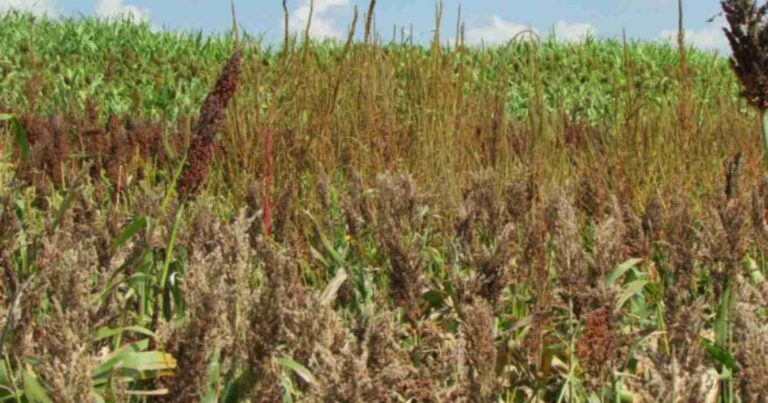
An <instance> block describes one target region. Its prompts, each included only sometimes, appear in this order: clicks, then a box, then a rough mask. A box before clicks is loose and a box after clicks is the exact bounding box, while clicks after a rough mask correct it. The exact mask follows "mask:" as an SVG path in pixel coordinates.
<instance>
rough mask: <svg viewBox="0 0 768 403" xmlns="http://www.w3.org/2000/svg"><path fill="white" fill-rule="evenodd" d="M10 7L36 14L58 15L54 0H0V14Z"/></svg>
mask: <svg viewBox="0 0 768 403" xmlns="http://www.w3.org/2000/svg"><path fill="white" fill-rule="evenodd" d="M11 9H14V10H22V11H29V12H31V13H32V14H34V15H38V16H42V15H48V16H49V17H55V16H56V15H58V12H57V11H56V0H0V14H3V13H5V12H6V11H8V10H11Z"/></svg>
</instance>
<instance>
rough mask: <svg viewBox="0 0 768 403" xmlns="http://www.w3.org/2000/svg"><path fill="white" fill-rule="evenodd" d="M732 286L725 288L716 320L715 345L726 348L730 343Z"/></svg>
mask: <svg viewBox="0 0 768 403" xmlns="http://www.w3.org/2000/svg"><path fill="white" fill-rule="evenodd" d="M731 294H732V288H731V285H730V284H728V286H726V287H725V290H724V291H723V295H722V299H721V300H720V304H719V305H718V307H717V317H716V318H715V344H717V345H718V346H720V347H725V345H726V344H727V341H728V330H729V321H730V319H729V316H730V311H731Z"/></svg>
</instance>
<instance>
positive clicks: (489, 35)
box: [465, 15, 536, 45]
mask: <svg viewBox="0 0 768 403" xmlns="http://www.w3.org/2000/svg"><path fill="white" fill-rule="evenodd" d="M531 30H532V31H534V32H536V30H533V29H532V28H531V27H529V26H526V25H522V24H517V23H514V22H509V21H504V20H503V19H502V18H501V17H499V16H498V15H494V16H492V17H491V20H490V21H488V22H487V23H486V24H485V25H481V26H476V27H471V28H469V29H467V32H466V34H465V35H466V42H467V43H468V44H470V45H479V44H486V45H498V44H500V43H504V42H507V41H509V40H510V39H512V38H515V37H516V36H517V35H519V34H520V33H521V32H524V31H531Z"/></svg>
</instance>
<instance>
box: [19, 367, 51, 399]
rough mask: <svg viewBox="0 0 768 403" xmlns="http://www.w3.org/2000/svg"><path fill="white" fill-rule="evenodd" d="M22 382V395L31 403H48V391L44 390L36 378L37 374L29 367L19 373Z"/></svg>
mask: <svg viewBox="0 0 768 403" xmlns="http://www.w3.org/2000/svg"><path fill="white" fill-rule="evenodd" d="M21 378H22V382H23V383H24V396H25V397H26V398H27V400H29V401H30V402H32V403H48V402H52V400H51V398H50V397H48V392H46V391H45V388H43V385H42V384H40V381H39V380H38V379H37V376H36V375H35V373H34V372H32V371H31V370H30V369H29V368H27V369H26V370H24V372H22V374H21Z"/></svg>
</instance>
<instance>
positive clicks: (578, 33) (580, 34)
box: [555, 21, 597, 42]
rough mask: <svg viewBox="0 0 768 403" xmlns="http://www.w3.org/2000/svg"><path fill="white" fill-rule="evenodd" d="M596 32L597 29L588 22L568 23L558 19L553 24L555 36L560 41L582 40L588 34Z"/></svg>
mask: <svg viewBox="0 0 768 403" xmlns="http://www.w3.org/2000/svg"><path fill="white" fill-rule="evenodd" d="M596 34H597V29H595V27H594V26H592V25H590V24H584V23H576V24H569V23H567V22H565V21H558V22H557V24H555V37H556V38H557V39H559V40H561V41H566V42H576V41H581V40H584V39H585V38H586V37H587V36H589V35H596Z"/></svg>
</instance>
